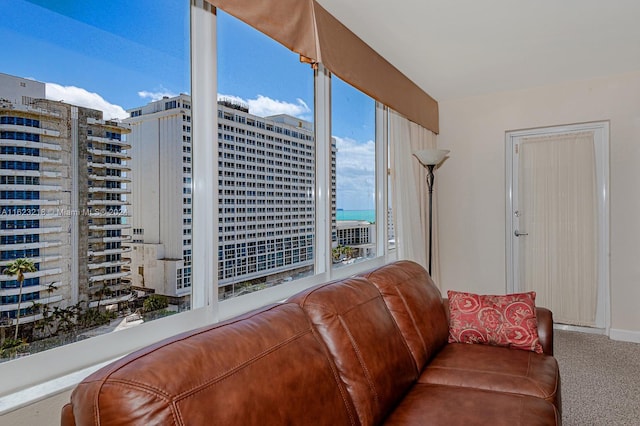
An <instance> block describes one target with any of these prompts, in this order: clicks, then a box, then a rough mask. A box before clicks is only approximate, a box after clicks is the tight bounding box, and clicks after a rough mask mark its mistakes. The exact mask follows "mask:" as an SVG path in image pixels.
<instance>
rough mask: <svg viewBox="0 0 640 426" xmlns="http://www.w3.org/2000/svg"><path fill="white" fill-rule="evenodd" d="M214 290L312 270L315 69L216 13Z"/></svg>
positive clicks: (264, 284)
mask: <svg viewBox="0 0 640 426" xmlns="http://www.w3.org/2000/svg"><path fill="white" fill-rule="evenodd" d="M217 18H218V19H217V23H218V112H217V116H218V259H217V262H218V295H219V298H220V300H226V299H229V298H232V297H236V296H241V295H244V294H248V293H252V292H255V291H258V290H262V289H266V288H269V287H272V286H275V285H278V284H282V283H285V282H291V281H295V280H297V279H299V278H302V277H306V276H309V275H313V273H314V251H315V248H314V246H315V241H316V238H315V210H316V208H315V207H316V205H315V199H314V189H315V169H316V161H315V150H316V142H315V133H314V111H313V108H314V86H313V70H312V69H311V67H310V66H309V65H307V64H301V63H300V60H299V57H298V55H296V54H294V53H292V52H291V51H289V50H288V49H286V48H285V47H283V46H282V45H280V44H279V43H277V42H275V41H273V40H272V39H270V38H268V37H266V36H265V35H263V34H262V33H260V32H258V31H256V30H254V29H253V28H251V27H249V26H248V25H246V24H244V23H242V22H240V21H239V20H237V19H235V18H233V17H231V16H229V15H228V14H226V13H224V12H222V11H220V10H219V11H218V13H217Z"/></svg>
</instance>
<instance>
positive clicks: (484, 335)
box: [447, 290, 542, 354]
mask: <svg viewBox="0 0 640 426" xmlns="http://www.w3.org/2000/svg"><path fill="white" fill-rule="evenodd" d="M447 295H448V297H449V343H482V344H488V345H495V346H507V347H510V348H515V349H524V350H527V351H533V352H536V353H539V354H541V353H542V346H541V345H540V339H539V338H538V320H537V318H536V304H535V301H536V293H535V292H533V291H531V292H528V293H518V294H507V295H504V296H490V295H478V294H472V293H462V292H458V291H451V290H449V291H447Z"/></svg>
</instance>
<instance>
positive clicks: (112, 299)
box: [0, 74, 131, 325]
mask: <svg viewBox="0 0 640 426" xmlns="http://www.w3.org/2000/svg"><path fill="white" fill-rule="evenodd" d="M45 88H46V86H45V84H44V83H41V82H37V81H33V80H28V79H24V78H19V77H14V76H10V75H6V74H0V268H4V267H6V265H8V264H9V263H10V262H11V261H13V260H15V259H18V258H28V259H30V260H31V261H33V262H34V264H35V266H36V269H37V272H33V273H28V274H26V276H25V278H26V279H25V281H24V283H23V289H22V297H21V299H20V300H21V302H20V311H21V315H20V323H21V324H23V323H30V322H33V321H36V320H39V319H41V318H42V315H41V310H42V307H43V306H50V305H52V304H59V305H60V306H62V307H65V306H69V305H74V304H78V303H85V306H84V307H85V308H87V307H90V306H97V304H98V301H99V302H100V304H101V305H102V304H114V303H118V302H121V301H126V300H128V299H129V298H130V297H131V294H130V291H129V286H128V284H127V283H126V279H125V278H126V276H127V275H128V272H127V262H126V261H125V260H123V258H122V253H123V251H125V250H126V249H125V248H124V247H123V246H122V242H124V241H125V240H126V236H124V235H123V231H124V230H125V229H126V228H127V225H126V223H125V222H126V220H125V217H126V215H127V209H126V200H124V198H125V196H126V193H127V191H128V190H127V188H126V179H127V178H126V173H127V170H128V169H127V165H126V160H127V148H128V147H129V146H128V144H127V142H126V141H125V140H124V138H123V135H125V134H126V133H128V131H129V130H128V127H127V126H125V125H122V124H121V123H119V122H116V121H105V120H103V117H102V112H101V111H97V110H93V109H89V108H83V107H78V106H74V105H70V104H67V103H64V102H56V101H50V100H47V99H45ZM18 294H19V286H18V283H17V282H16V280H15V279H14V278H11V277H7V276H5V275H0V298H1V299H0V318H2V320H3V324H4V325H10V324H14V323H15V320H14V319H15V318H16V316H17V315H16V314H17V309H18Z"/></svg>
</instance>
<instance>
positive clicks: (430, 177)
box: [427, 164, 436, 275]
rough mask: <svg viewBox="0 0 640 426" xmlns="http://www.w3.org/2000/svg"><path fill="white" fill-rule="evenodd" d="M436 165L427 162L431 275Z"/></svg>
mask: <svg viewBox="0 0 640 426" xmlns="http://www.w3.org/2000/svg"><path fill="white" fill-rule="evenodd" d="M435 167H436V165H435V164H427V187H428V188H429V275H431V258H432V253H433V250H432V239H433V238H432V236H431V231H432V230H433V181H434V179H435V175H434V174H433V169H434V168H435Z"/></svg>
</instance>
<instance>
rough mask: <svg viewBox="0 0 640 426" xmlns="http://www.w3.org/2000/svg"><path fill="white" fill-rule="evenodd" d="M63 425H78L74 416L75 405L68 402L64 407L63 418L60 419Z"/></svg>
mask: <svg viewBox="0 0 640 426" xmlns="http://www.w3.org/2000/svg"><path fill="white" fill-rule="evenodd" d="M60 424H61V425H62V426H76V419H75V418H74V417H73V407H72V406H71V404H70V403H67V404H65V405H64V407H62V418H61V419H60Z"/></svg>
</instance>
